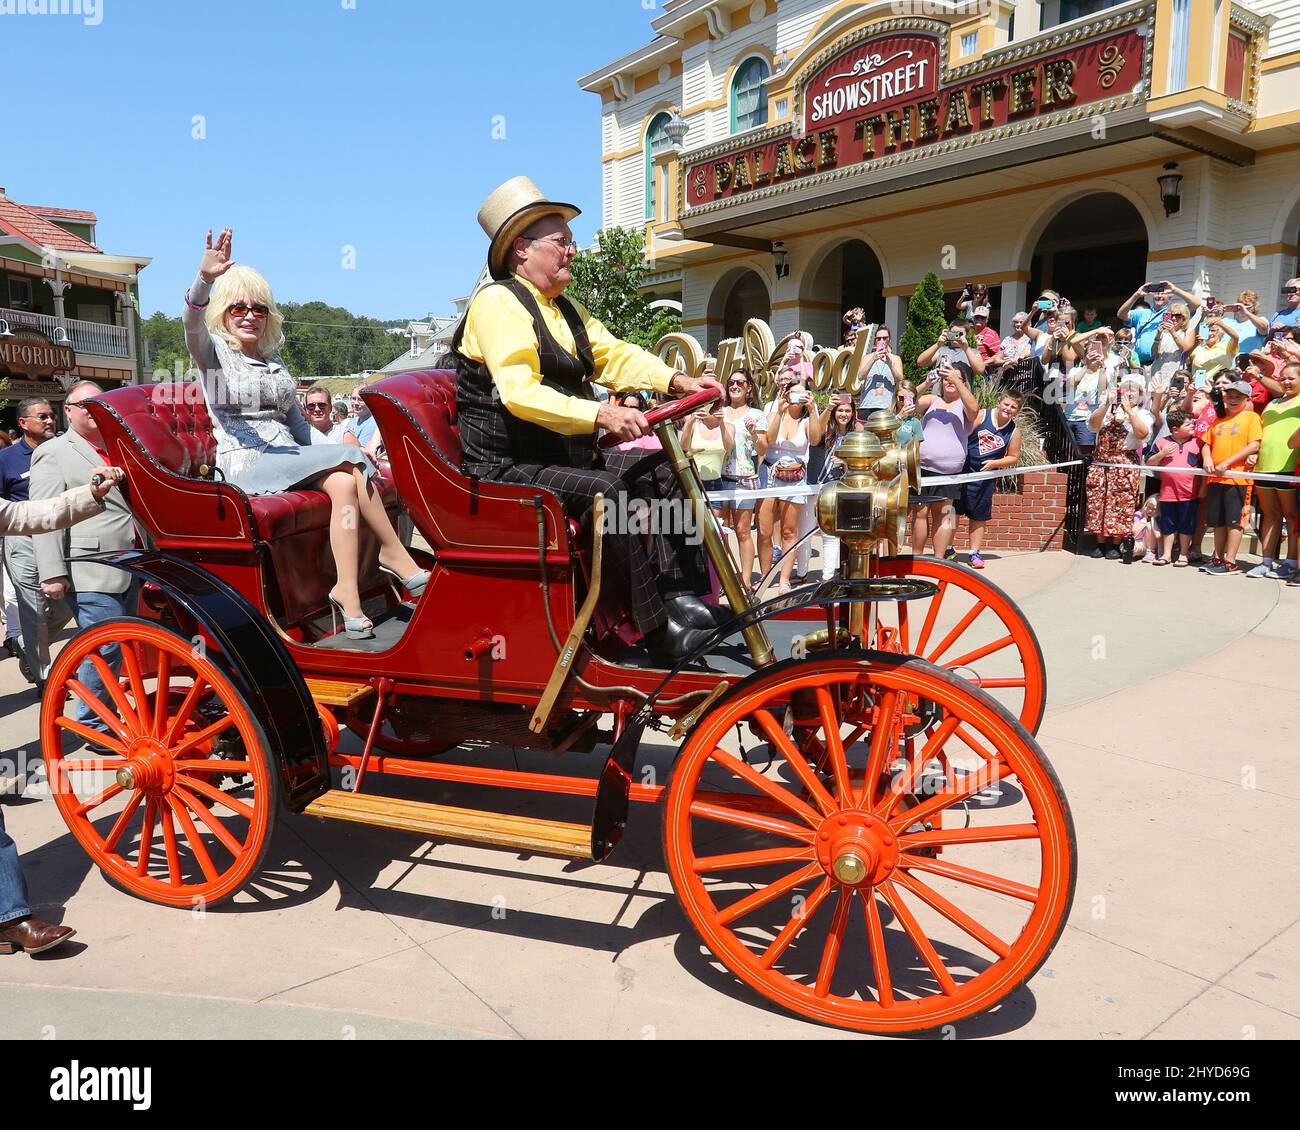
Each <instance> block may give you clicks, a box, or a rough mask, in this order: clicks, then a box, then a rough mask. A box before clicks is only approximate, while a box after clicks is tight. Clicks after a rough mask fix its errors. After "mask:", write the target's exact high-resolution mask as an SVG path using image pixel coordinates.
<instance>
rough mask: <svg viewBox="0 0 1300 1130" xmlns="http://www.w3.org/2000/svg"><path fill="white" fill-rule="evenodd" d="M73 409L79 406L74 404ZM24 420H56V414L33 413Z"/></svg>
mask: <svg viewBox="0 0 1300 1130" xmlns="http://www.w3.org/2000/svg"><path fill="white" fill-rule="evenodd" d="M71 407H73V408H76V407H77V405H75V404H73V405H71ZM23 419H24V420H53V419H54V413H53V412H33V413H32V414H31V415H30V416H24V417H23Z"/></svg>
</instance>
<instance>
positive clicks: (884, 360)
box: [856, 326, 903, 421]
mask: <svg viewBox="0 0 1300 1130" xmlns="http://www.w3.org/2000/svg"><path fill="white" fill-rule="evenodd" d="M902 379H903V359H902V358H901V357H900V356H899V355H898V354H897V353H895V352H893V344H892V341H891V334H890V332H889V327H888V326H877V327H876V329H875V332H874V334H873V335H872V343H871V352H869V353H866V354H864V355H863V357H862V363H861V365H859V366H858V373H857V382H856V383H858V384H860V385H861V387H862V391H861V392H860V393H859V394H858V403H857V413H858V419H859V420H863V421H865V420H866V418H867V415H868V413H871V412H875V411H878V410H879V409H882V408H883V409H888V410H889V411H891V412H892V411H894V410H895V408H894V402H895V397H896V395H897V390H898V382H899V381H901V380H902Z"/></svg>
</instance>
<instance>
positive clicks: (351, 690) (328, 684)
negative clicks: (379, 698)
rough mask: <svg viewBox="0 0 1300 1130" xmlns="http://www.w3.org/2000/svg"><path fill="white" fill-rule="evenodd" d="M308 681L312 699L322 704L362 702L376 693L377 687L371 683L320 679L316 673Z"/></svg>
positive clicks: (343, 704)
mask: <svg viewBox="0 0 1300 1130" xmlns="http://www.w3.org/2000/svg"><path fill="white" fill-rule="evenodd" d="M306 682H307V689H308V690H309V691H310V692H311V697H312V700H313V701H314V702H318V703H320V705H321V706H351V705H352V704H353V703H354V702H361V701H362V700H363V699H367V698H369V697H370V696H371V695H372V694H374V693H375V688H374V687H372V686H371V685H370V684H369V683H351V682H345V681H344V680H342V679H320V678H317V677H315V676H314V675H313V676H308V677H307V680H306Z"/></svg>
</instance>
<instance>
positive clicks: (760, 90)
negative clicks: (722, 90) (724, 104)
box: [731, 56, 772, 133]
mask: <svg viewBox="0 0 1300 1130" xmlns="http://www.w3.org/2000/svg"><path fill="white" fill-rule="evenodd" d="M771 76H772V68H771V67H769V66H768V65H767V60H766V59H760V58H758V57H757V56H755V57H754V58H752V59H746V60H745V61H744V62H743V63H741V64H740V66H739V67H737V68H736V74H735V77H734V78H733V79H732V80H731V132H732V133H742V132H743V131H745V130H747V129H754V128H755V127H757V126H765V125H767V80H768V79H769V78H771Z"/></svg>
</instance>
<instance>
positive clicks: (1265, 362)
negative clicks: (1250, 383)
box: [1237, 349, 1277, 377]
mask: <svg viewBox="0 0 1300 1130" xmlns="http://www.w3.org/2000/svg"><path fill="white" fill-rule="evenodd" d="M1242 358H1245V359H1246V360H1247V361H1254V362H1255V364H1256V365H1258V366H1259V367H1260V370H1261V371H1262V372H1263V374H1264V376H1266V377H1271V376H1273V375H1274V373H1276V372H1277V362H1276V361H1275V360H1274V359H1273V358H1272V357H1270V356H1269V355H1268V354H1267V353H1263V352H1261V351H1260V350H1258V349H1252V350H1251V351H1250V352H1249V353H1238V354H1237V366H1238V367H1239V368H1240V367H1241V362H1242ZM1242 372H1245V370H1244V369H1242Z"/></svg>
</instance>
